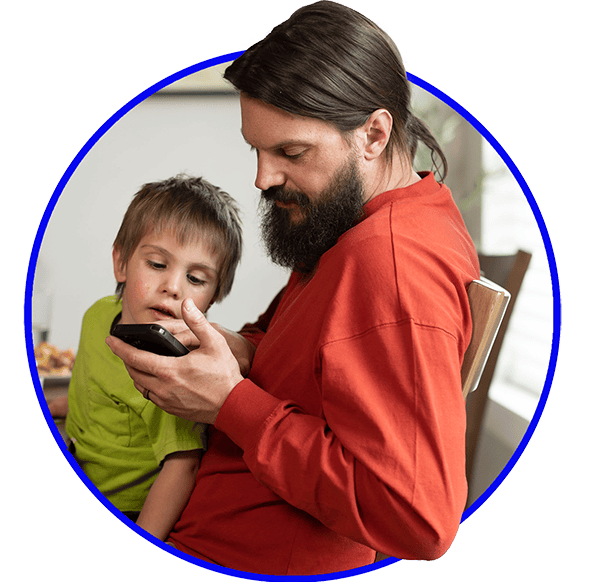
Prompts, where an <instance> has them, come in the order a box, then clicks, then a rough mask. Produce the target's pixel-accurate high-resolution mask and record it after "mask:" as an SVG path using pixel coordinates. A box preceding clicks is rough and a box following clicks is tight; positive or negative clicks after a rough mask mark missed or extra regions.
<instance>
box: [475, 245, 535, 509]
mask: <svg viewBox="0 0 600 582" xmlns="http://www.w3.org/2000/svg"><path fill="white" fill-rule="evenodd" d="M530 261H531V253H528V252H526V251H523V250H519V251H518V252H517V253H516V254H514V255H483V254H479V265H480V267H481V276H485V277H486V278H487V279H490V280H492V281H494V283H497V284H498V285H501V286H502V287H503V288H504V289H506V290H507V291H508V292H509V293H510V303H509V305H508V308H507V309H506V313H505V314H504V318H503V320H502V325H501V326H500V329H499V331H498V334H497V335H496V340H495V341H494V345H493V347H492V350H491V352H490V355H489V357H488V361H487V364H486V365H485V368H484V370H483V374H482V376H481V379H480V381H479V386H478V387H477V390H476V391H475V392H471V394H469V396H468V398H467V403H466V408H467V434H466V453H467V459H466V461H467V463H466V465H467V466H466V469H467V471H466V472H467V481H468V482H469V486H470V487H469V501H468V502H467V507H468V506H469V505H470V504H471V503H472V502H473V501H474V499H475V497H476V495H477V492H476V491H475V489H474V488H473V487H471V481H472V475H473V472H474V466H475V457H476V456H477V449H478V443H479V436H480V432H481V427H482V426H483V418H484V416H485V410H486V408H487V402H488V393H489V391H490V386H491V384H492V380H493V377H494V371H495V369H496V363H497V361H498V356H499V354H500V349H501V348H502V342H503V340H504V336H505V334H506V330H507V328H508V324H509V322H510V318H511V315H512V312H513V309H514V307H515V303H516V301H517V297H518V296H519V291H520V290H521V285H522V283H523V280H524V278H525V274H526V272H527V269H528V268H529V263H530Z"/></svg>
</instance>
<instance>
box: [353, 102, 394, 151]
mask: <svg viewBox="0 0 600 582" xmlns="http://www.w3.org/2000/svg"><path fill="white" fill-rule="evenodd" d="M393 126H394V118H393V117H392V114H391V113H390V112H389V111H388V110H387V109H377V111H374V112H373V113H372V114H371V116H370V117H369V119H368V120H367V122H366V123H365V124H364V125H363V126H362V128H361V134H362V136H363V137H364V141H363V144H364V149H363V155H364V157H365V159H366V160H374V159H375V158H378V157H379V156H380V155H381V154H382V153H383V152H385V148H386V147H387V144H388V142H389V141H390V136H391V135H392V128H393Z"/></svg>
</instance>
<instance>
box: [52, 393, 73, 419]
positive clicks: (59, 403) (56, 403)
mask: <svg viewBox="0 0 600 582" xmlns="http://www.w3.org/2000/svg"><path fill="white" fill-rule="evenodd" d="M68 398H69V397H68V396H58V397H57V398H54V399H53V400H50V402H48V409H49V410H50V414H51V415H52V418H65V417H66V416H67V413H68V412H69V400H68Z"/></svg>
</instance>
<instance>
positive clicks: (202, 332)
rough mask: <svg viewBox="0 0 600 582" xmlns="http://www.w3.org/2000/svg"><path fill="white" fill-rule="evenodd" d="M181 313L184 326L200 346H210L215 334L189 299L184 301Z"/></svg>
mask: <svg viewBox="0 0 600 582" xmlns="http://www.w3.org/2000/svg"><path fill="white" fill-rule="evenodd" d="M181 312H182V314H183V320H184V321H185V323H186V325H187V326H188V327H189V328H190V329H191V330H192V332H193V334H194V335H195V336H196V337H197V338H198V340H199V341H200V346H207V345H210V344H211V338H212V337H214V334H215V333H216V332H215V330H214V329H213V327H212V326H211V325H210V324H209V323H208V321H207V320H206V318H205V317H204V314H203V313H202V312H201V311H200V310H199V309H198V308H197V307H196V305H195V304H194V302H193V301H192V300H191V299H189V298H188V299H185V300H184V302H183V305H182V310H181ZM217 335H218V334H217Z"/></svg>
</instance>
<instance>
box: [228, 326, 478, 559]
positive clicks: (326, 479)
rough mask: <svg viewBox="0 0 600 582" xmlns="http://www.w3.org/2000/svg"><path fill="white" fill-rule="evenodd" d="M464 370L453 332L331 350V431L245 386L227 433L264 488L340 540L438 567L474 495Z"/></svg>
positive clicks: (326, 373)
mask: <svg viewBox="0 0 600 582" xmlns="http://www.w3.org/2000/svg"><path fill="white" fill-rule="evenodd" d="M403 353H404V354H410V356H409V357H408V358H406V359H405V360H403V362H402V364H399V362H398V354H403ZM459 360H460V356H459V349H458V347H457V340H456V338H454V337H453V336H452V335H450V334H449V333H447V332H446V331H444V330H442V329H439V328H435V327H430V326H422V325H418V324H415V323H414V322H413V321H412V320H407V321H405V322H403V323H399V324H395V325H389V326H382V327H378V328H376V329H372V330H371V331H370V332H368V333H366V334H362V335H361V336H360V337H355V338H350V339H348V340H344V341H339V342H334V343H331V344H329V345H326V346H324V347H323V348H322V350H321V366H322V370H321V374H322V382H321V385H322V398H323V416H324V418H325V419H327V420H326V421H325V420H324V418H320V417H316V416H311V415H308V414H306V413H305V412H304V411H303V410H301V409H300V408H299V407H298V406H297V405H295V404H294V403H293V402H290V401H281V400H278V399H277V398H275V397H273V396H272V395H269V394H267V393H266V392H264V391H263V390H261V389H260V388H259V387H258V386H256V385H255V384H253V383H252V382H251V381H250V380H244V381H243V382H241V383H240V384H239V385H238V386H237V387H236V388H235V389H234V391H233V392H232V393H231V394H230V396H229V397H228V399H227V400H226V402H225V404H224V406H223V408H222V409H221V412H220V414H219V417H218V418H217V423H216V428H218V429H219V430H222V431H224V432H225V433H226V434H227V435H228V436H229V437H230V438H231V439H232V440H233V441H234V442H235V443H236V444H237V445H238V446H240V447H241V448H242V449H243V450H244V460H245V461H246V463H247V464H248V467H249V468H250V470H251V471H252V473H253V474H254V475H255V477H256V478H257V479H258V480H259V481H260V482H262V483H264V484H265V485H267V486H268V487H269V488H270V489H272V490H273V491H274V492H275V493H276V494H278V495H279V496H280V497H282V498H283V499H285V500H286V501H288V502H289V503H290V504H292V505H293V506H295V507H297V508H299V509H302V510H304V511H306V512H307V513H309V514H311V515H312V516H314V517H316V518H317V519H318V520H319V521H321V522H322V523H323V524H324V525H326V526H327V527H329V528H330V529H332V530H334V531H336V532H338V533H340V534H342V535H345V536H347V537H349V538H351V539H353V540H356V541H358V542H360V543H363V544H365V545H367V546H370V547H372V548H375V549H377V550H379V551H382V552H384V553H386V554H388V555H392V556H395V557H398V558H406V559H435V558H437V557H439V556H441V555H442V554H443V553H444V552H445V551H446V550H447V549H448V547H449V546H450V544H451V542H452V540H453V539H454V536H455V535H456V531H457V529H458V525H459V523H460V519H461V515H462V511H463V509H464V505H465V501H466V495H467V485H466V478H465V468H464V432H465V422H466V421H465V407H464V401H463V399H462V393H461V388H460V361H459ZM375 371H376V373H375ZM390 516H394V518H393V519H390Z"/></svg>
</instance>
